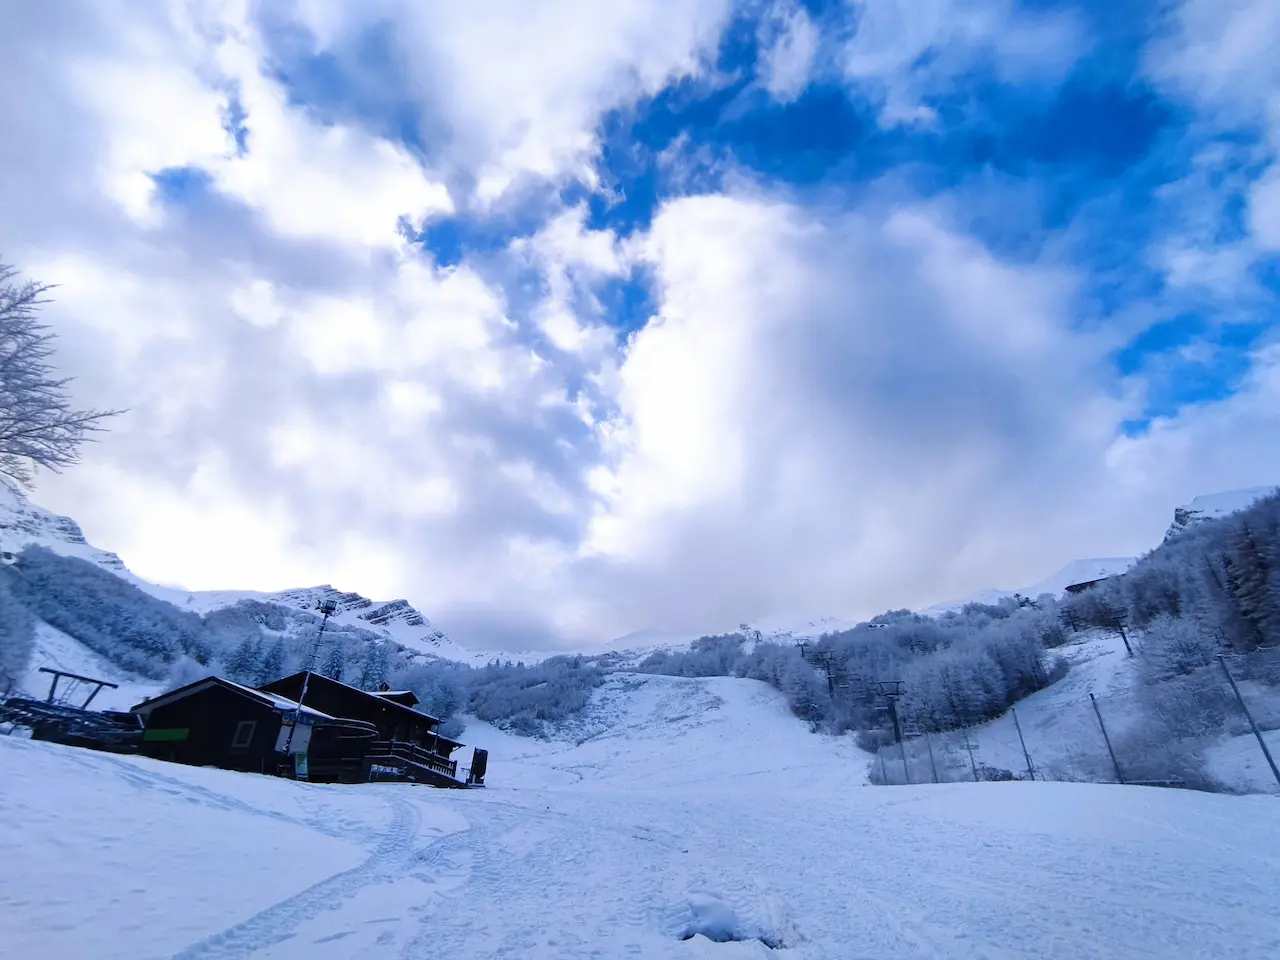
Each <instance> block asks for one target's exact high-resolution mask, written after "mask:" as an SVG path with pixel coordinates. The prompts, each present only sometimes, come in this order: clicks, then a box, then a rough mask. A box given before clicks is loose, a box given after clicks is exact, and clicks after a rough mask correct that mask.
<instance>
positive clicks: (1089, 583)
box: [1065, 575, 1111, 594]
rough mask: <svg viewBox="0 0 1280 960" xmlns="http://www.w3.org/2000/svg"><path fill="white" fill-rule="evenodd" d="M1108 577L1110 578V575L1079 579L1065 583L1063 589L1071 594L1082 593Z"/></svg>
mask: <svg viewBox="0 0 1280 960" xmlns="http://www.w3.org/2000/svg"><path fill="white" fill-rule="evenodd" d="M1110 579H1111V576H1110V575H1108V576H1105V577H1097V578H1096V579H1093V580H1081V581H1080V582H1079V583H1069V584H1067V586H1066V588H1065V589H1066V591H1067V593H1071V594H1076V593H1084V592H1085V591H1086V590H1092V589H1093V588H1094V587H1096V586H1097V585H1098V584H1100V583H1103V582H1104V581H1107V580H1110Z"/></svg>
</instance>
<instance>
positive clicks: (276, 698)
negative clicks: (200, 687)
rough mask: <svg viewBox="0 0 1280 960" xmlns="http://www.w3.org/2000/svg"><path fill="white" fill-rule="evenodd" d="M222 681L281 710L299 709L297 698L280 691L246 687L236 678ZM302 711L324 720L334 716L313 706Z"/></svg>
mask: <svg viewBox="0 0 1280 960" xmlns="http://www.w3.org/2000/svg"><path fill="white" fill-rule="evenodd" d="M217 679H219V680H222V678H221V677H218V678H217ZM222 682H223V683H225V684H227V685H229V686H232V687H235V688H237V689H239V690H243V691H244V692H245V693H249V694H253V695H254V696H255V697H260V698H262V699H264V700H269V701H271V703H272V704H273V705H274V706H276V707H279V708H280V709H281V710H297V709H298V701H297V700H290V699H289V698H288V697H282V696H280V694H278V693H269V692H268V691H266V690H258V689H257V688H255V687H246V686H245V685H244V684H242V683H236V682H235V681H234V680H222ZM302 712H303V713H307V714H310V715H311V716H313V717H319V718H320V719H322V720H332V719H333V717H331V716H330V715H329V714H327V713H321V712H320V711H319V710H316V709H314V708H313V707H303V708H302Z"/></svg>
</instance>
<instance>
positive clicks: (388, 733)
mask: <svg viewBox="0 0 1280 960" xmlns="http://www.w3.org/2000/svg"><path fill="white" fill-rule="evenodd" d="M304 683H305V685H306V694H305V696H304V694H303V685H304ZM259 689H260V690H261V691H263V692H264V693H271V694H275V695H277V696H281V697H285V698H287V699H289V700H290V701H294V702H296V701H297V700H298V699H299V698H302V699H303V700H304V703H305V705H306V706H307V707H309V708H313V709H315V710H319V711H322V712H323V713H325V714H327V715H329V716H336V717H343V718H345V719H348V720H359V721H362V722H364V723H368V724H372V725H373V726H374V727H375V728H377V731H378V739H377V740H376V741H375V742H374V743H373V744H371V745H370V748H369V753H368V755H367V756H366V758H365V759H366V762H365V768H366V772H367V774H368V776H366V777H364V778H363V779H374V780H376V779H383V778H390V779H408V780H415V781H418V782H421V783H431V784H434V785H435V786H458V785H460V782H461V781H460V780H459V777H458V764H457V761H456V760H454V759H452V754H453V752H454V751H455V750H457V749H458V748H459V747H461V746H462V744H460V743H458V741H456V740H451V739H449V738H448V737H445V736H442V735H441V734H440V733H439V732H437V731H438V728H439V726H440V721H439V719H437V718H436V717H433V716H430V715H428V714H425V713H421V712H419V711H417V710H414V709H413V708H414V707H415V706H416V705H417V704H418V698H417V697H416V696H414V695H413V693H411V692H410V691H407V690H405V691H392V690H382V691H378V692H369V691H367V690H360V689H358V688H356V687H353V686H350V685H349V684H346V683H342V682H341V681H339V680H332V679H330V678H329V677H326V676H323V675H321V674H318V673H312V674H310V675H308V674H307V672H306V671H301V672H299V673H295V674H293V675H291V676H288V677H283V678H281V679H280V680H275V681H273V682H271V683H267V684H263V686H261V687H260V688H259Z"/></svg>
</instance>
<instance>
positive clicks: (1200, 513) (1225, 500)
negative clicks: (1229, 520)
mask: <svg viewBox="0 0 1280 960" xmlns="http://www.w3.org/2000/svg"><path fill="white" fill-rule="evenodd" d="M1278 489H1280V487H1249V488H1247V489H1245V490H1227V491H1225V492H1223V493H1211V494H1206V495H1204V496H1199V497H1195V498H1194V499H1193V500H1192V501H1191V502H1190V503H1187V504H1183V505H1182V506H1180V507H1178V508H1176V509H1175V510H1174V511H1173V523H1172V524H1170V526H1169V530H1168V532H1167V533H1165V535H1164V538H1165V540H1168V539H1170V538H1171V537H1176V536H1177V535H1178V534H1180V533H1181V532H1182V531H1184V530H1186V529H1188V528H1189V527H1193V526H1195V525H1196V524H1199V523H1203V522H1204V521H1206V520H1218V519H1220V518H1222V517H1227V516H1230V515H1231V514H1233V513H1239V512H1240V511H1241V510H1245V509H1247V508H1249V507H1251V506H1253V505H1254V504H1255V503H1257V502H1258V501H1259V500H1261V499H1262V498H1263V497H1269V496H1271V495H1272V494H1273V493H1275V492H1276V491H1277V490H1278Z"/></svg>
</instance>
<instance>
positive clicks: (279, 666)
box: [258, 637, 289, 685]
mask: <svg viewBox="0 0 1280 960" xmlns="http://www.w3.org/2000/svg"><path fill="white" fill-rule="evenodd" d="M288 657H289V653H288V651H287V650H285V646H284V641H283V640H281V639H280V638H279V637H277V638H276V639H275V640H273V641H272V642H271V645H270V646H268V647H267V649H266V650H265V651H264V652H263V654H262V660H261V661H260V662H259V663H258V683H259V685H261V684H264V683H271V682H272V681H273V680H279V679H280V678H281V677H283V676H284V675H285V664H286V662H287V661H288Z"/></svg>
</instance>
